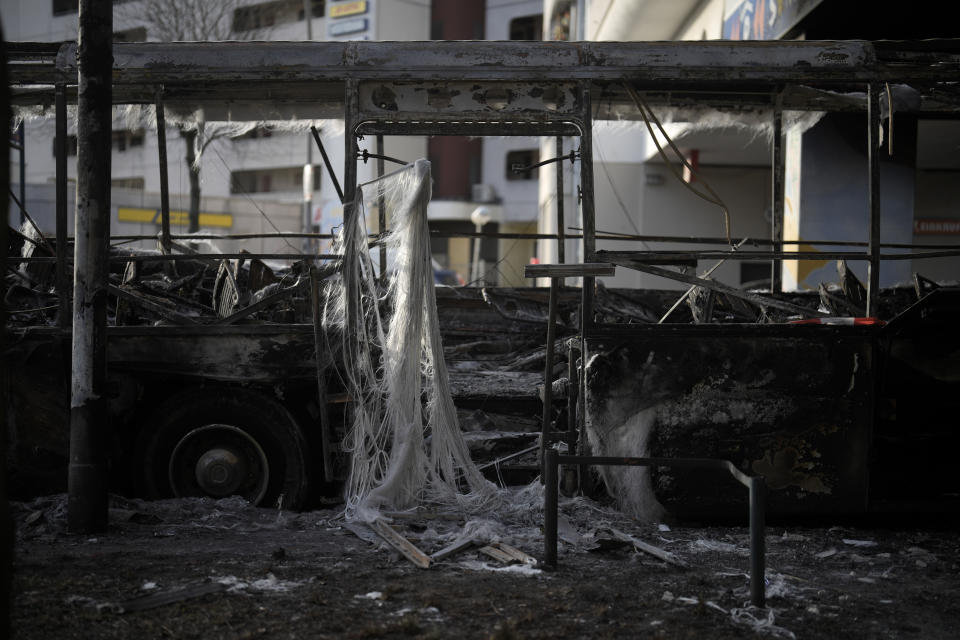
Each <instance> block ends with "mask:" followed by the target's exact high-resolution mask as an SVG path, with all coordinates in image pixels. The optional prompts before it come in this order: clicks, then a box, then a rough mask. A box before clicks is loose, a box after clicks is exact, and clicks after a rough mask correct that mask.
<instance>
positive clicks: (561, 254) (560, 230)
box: [557, 136, 567, 264]
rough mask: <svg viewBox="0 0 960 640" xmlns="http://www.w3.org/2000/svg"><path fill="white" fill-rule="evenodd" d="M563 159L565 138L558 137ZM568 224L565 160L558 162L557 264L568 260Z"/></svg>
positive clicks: (559, 149) (558, 150)
mask: <svg viewBox="0 0 960 640" xmlns="http://www.w3.org/2000/svg"><path fill="white" fill-rule="evenodd" d="M562 157H563V136H557V158H562ZM564 227H566V223H564V221H563V160H557V262H559V263H561V264H562V263H564V262H566V261H567V259H566V255H565V254H566V247H565V246H564V245H565V244H566V234H565V229H564Z"/></svg>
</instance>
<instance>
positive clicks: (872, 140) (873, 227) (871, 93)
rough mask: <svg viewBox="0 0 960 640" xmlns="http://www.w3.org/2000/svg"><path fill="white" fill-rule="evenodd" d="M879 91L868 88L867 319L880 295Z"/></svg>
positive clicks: (870, 85)
mask: <svg viewBox="0 0 960 640" xmlns="http://www.w3.org/2000/svg"><path fill="white" fill-rule="evenodd" d="M880 91H881V85H880V84H878V83H875V82H872V83H870V84H869V85H867V210H868V211H869V212H870V227H869V228H870V234H869V238H868V242H869V249H868V253H869V256H870V265H869V267H868V271H867V273H868V279H867V316H872V315H874V314H876V312H877V297H878V296H879V294H880Z"/></svg>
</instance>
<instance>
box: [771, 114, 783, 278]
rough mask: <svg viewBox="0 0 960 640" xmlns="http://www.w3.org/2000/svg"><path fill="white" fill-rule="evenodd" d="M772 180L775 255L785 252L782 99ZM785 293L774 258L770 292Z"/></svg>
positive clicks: (779, 266) (775, 116)
mask: <svg viewBox="0 0 960 640" xmlns="http://www.w3.org/2000/svg"><path fill="white" fill-rule="evenodd" d="M771 160H772V164H773V166H772V167H771V169H772V174H773V175H772V178H773V193H772V200H771V208H770V240H771V246H770V248H771V250H772V251H774V252H775V253H779V252H781V251H783V243H782V242H781V239H782V237H783V200H784V191H783V190H784V184H785V180H784V178H785V176H786V167H785V162H784V160H785V158H784V152H783V112H782V111H781V109H780V98H779V96H778V98H777V105H776V107H774V111H773V149H772V158H771ZM781 291H783V261H782V260H778V259H777V258H774V259H773V260H772V261H771V263H770V292H771V293H780V292H781Z"/></svg>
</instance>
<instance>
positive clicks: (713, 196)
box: [623, 83, 733, 249]
mask: <svg viewBox="0 0 960 640" xmlns="http://www.w3.org/2000/svg"><path fill="white" fill-rule="evenodd" d="M623 86H624V88H626V90H627V93H628V94H629V95H630V98H631V99H633V102H634V104H635V105H636V107H637V109H638V110H639V111H640V115H641V116H642V117H643V123H644V124H645V125H646V126H647V131H648V132H649V133H650V137H651V138H652V139H653V144H654V145H656V147H657V152H658V153H659V154H660V157H661V158H663V162H664V163H665V164H666V165H667V168H668V169H669V170H670V172H671V173H673V175H674V177H676V178H677V180H679V181H680V182H681V183H682V184H683V185H684V186H685V187H686V188H687V189H689V190H690V191H692V192H693V193H694V194H695V195H696V196H698V197H699V198H701V199H703V200H706V201H707V202H709V203H711V204H715V205H717V206H718V207H720V209H721V211H723V223H724V229H725V231H726V238H727V244H728V245H729V246H730V248H731V249H732V248H733V240H732V238H731V236H730V210H729V209H728V208H727V205H726V204H725V203H724V202H723V200H722V199H721V198H720V196H719V195H717V192H716V191H714V190H713V189H712V188H711V187H710V185H709V184H708V183H707V182H706V180H704V179H703V177H702V176H700V175H699V174H697V172H696V171H694V169H693V167H692V166H690V163H689V162H687V159H686V158H685V157H684V156H683V153H682V152H681V151H680V149H678V148H677V145H676V144H674V142H673V140H671V139H670V136H669V135H668V134H667V132H666V131H665V130H664V128H663V125H661V124H660V121H659V120H657V117H656V116H655V115H654V113H653V111H652V110H651V109H650V107H649V106H647V104H646V103H645V102H644V101H643V98H641V97H640V94H638V93H637V91H636V90H635V89H634V88H633V87H632V86H630V84H629V83H624V85H623ZM650 120H653V121H654V123H656V125H657V128H658V129H659V130H660V133H661V134H662V135H663V137H664V139H665V140H666V141H667V143H668V144H669V145H670V148H671V149H673V151H674V153H676V154H677V158H679V160H680V162H681V163H682V164H683V166H684V167H686V168H687V170H688V171H690V174H691V175H694V176H697V178H699V179H700V182H701V183H702V184H703V186H704V188H705V189H706V190H707V191H708V192H709V194H710V195H707V194H705V193H703V192H701V191H698V190H697V189H694V188H693V187H692V186H690V183H689V182H687V181H686V180H684V179H683V176H682V175H681V174H680V172H679V171H677V169H676V167H674V166H673V163H672V162H671V161H670V159H669V158H668V157H667V154H666V152H664V150H663V147H662V146H660V142H659V140H657V136H656V134H655V133H654V131H653V127H651V126H650Z"/></svg>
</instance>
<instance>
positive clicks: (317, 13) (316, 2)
mask: <svg viewBox="0 0 960 640" xmlns="http://www.w3.org/2000/svg"><path fill="white" fill-rule="evenodd" d="M323 2H324V0H311V2H310V16H311V17H313V18H322V17H323V9H324V6H323ZM300 7H301V8H300V11H299V12H297V20H303V3H300Z"/></svg>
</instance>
